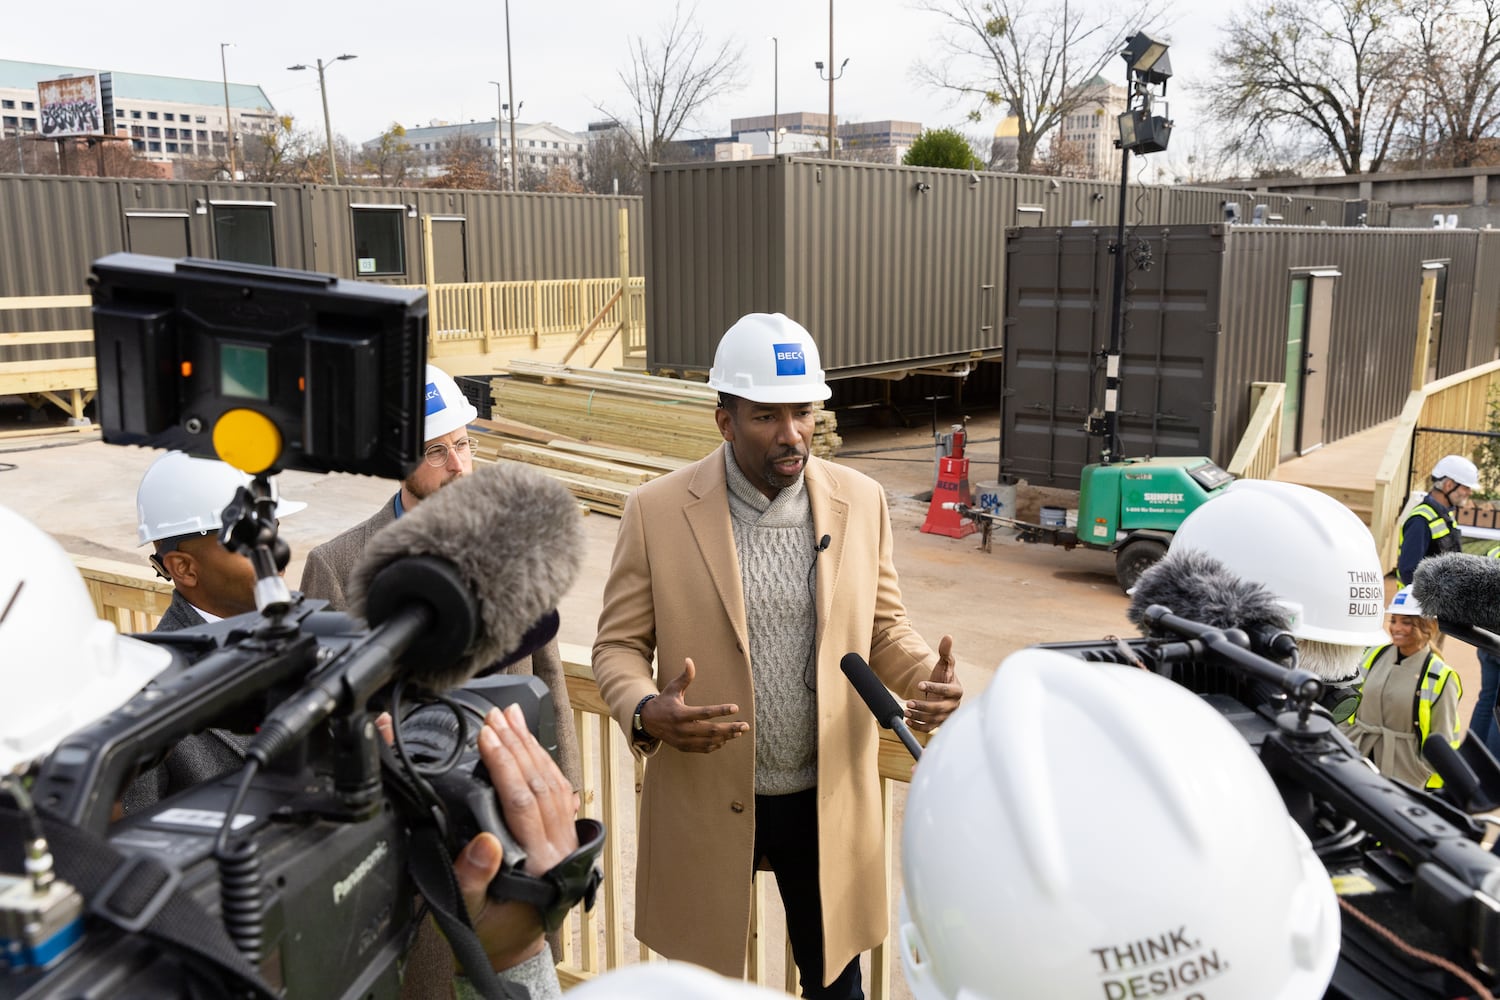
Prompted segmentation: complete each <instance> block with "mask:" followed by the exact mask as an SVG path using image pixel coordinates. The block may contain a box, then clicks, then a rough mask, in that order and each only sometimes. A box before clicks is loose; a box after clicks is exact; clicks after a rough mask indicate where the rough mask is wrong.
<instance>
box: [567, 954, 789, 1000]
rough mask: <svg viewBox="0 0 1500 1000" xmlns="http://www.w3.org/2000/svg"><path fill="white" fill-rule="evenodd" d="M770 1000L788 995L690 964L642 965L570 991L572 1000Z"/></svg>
mask: <svg viewBox="0 0 1500 1000" xmlns="http://www.w3.org/2000/svg"><path fill="white" fill-rule="evenodd" d="M663 997H670V998H671V1000H771V998H774V997H781V998H782V1000H786V994H785V993H782V992H780V991H779V990H771V989H767V988H766V987H764V986H756V985H755V984H754V983H746V982H741V981H740V980H738V979H725V978H724V977H723V976H720V975H716V974H715V973H712V972H709V971H708V970H707V969H703V968H700V967H698V966H696V965H692V964H690V963H687V962H643V963H641V964H639V965H627V966H625V967H623V968H619V969H615V970H614V971H612V972H607V973H605V974H604V975H602V976H599V977H598V978H595V979H590V980H588V981H587V982H584V983H580V984H579V985H577V986H575V987H573V988H572V989H570V990H568V998H569V1000H660V998H663Z"/></svg>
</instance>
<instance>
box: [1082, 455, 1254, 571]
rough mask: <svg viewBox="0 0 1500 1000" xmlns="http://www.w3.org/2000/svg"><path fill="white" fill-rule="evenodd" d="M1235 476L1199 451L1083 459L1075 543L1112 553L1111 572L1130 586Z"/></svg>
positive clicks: (1164, 552)
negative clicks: (1106, 462) (1191, 516)
mask: <svg viewBox="0 0 1500 1000" xmlns="http://www.w3.org/2000/svg"><path fill="white" fill-rule="evenodd" d="M1233 481H1234V477H1233V476H1231V475H1230V474H1229V473H1227V472H1225V471H1224V470H1223V469H1221V468H1219V467H1218V466H1217V465H1215V464H1214V463H1213V462H1212V461H1210V460H1209V459H1207V458H1203V457H1201V456H1196V457H1171V458H1128V459H1125V460H1123V461H1119V462H1112V463H1110V464H1109V465H1087V466H1084V468H1083V473H1082V476H1081V479H1080V482H1079V489H1078V525H1077V539H1078V544H1080V545H1087V546H1089V547H1091V548H1100V549H1110V550H1112V551H1113V552H1114V553H1115V578H1116V579H1117V580H1119V582H1120V587H1121V588H1122V589H1125V590H1129V589H1130V588H1131V587H1133V586H1135V581H1136V579H1137V578H1138V577H1139V576H1140V575H1141V573H1143V572H1144V571H1145V570H1146V568H1147V567H1148V566H1150V565H1151V564H1152V563H1154V562H1156V561H1157V560H1158V559H1160V558H1161V557H1162V556H1164V555H1165V554H1166V552H1167V546H1168V544H1170V543H1171V541H1172V534H1173V533H1174V532H1175V531H1176V530H1177V528H1178V526H1179V525H1181V524H1182V520H1183V518H1185V517H1187V516H1188V515H1189V514H1191V513H1192V512H1193V511H1195V510H1197V509H1198V507H1199V506H1201V505H1202V504H1203V503H1205V502H1206V501H1208V500H1209V499H1211V498H1212V497H1213V496H1214V495H1215V494H1217V493H1218V491H1220V490H1222V489H1223V488H1224V487H1226V486H1228V485H1229V484H1230V483H1231V482H1233Z"/></svg>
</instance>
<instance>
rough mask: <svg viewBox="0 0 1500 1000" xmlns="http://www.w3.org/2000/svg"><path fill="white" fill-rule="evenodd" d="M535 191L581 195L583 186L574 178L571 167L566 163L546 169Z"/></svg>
mask: <svg viewBox="0 0 1500 1000" xmlns="http://www.w3.org/2000/svg"><path fill="white" fill-rule="evenodd" d="M535 190H537V191H545V192H547V193H549V194H583V184H582V183H581V182H580V181H579V180H578V178H577V177H576V176H574V174H573V168H572V167H570V166H568V165H567V164H566V163H558V164H554V165H553V166H551V167H549V168H547V173H546V175H545V176H543V177H542V182H541V183H540V184H538V185H537V186H536V188H535Z"/></svg>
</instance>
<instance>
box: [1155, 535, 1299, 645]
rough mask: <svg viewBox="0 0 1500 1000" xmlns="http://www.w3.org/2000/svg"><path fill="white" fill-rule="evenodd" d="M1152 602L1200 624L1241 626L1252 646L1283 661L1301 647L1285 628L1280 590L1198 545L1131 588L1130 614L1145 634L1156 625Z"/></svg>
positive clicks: (1164, 562)
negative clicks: (1150, 613) (1243, 575)
mask: <svg viewBox="0 0 1500 1000" xmlns="http://www.w3.org/2000/svg"><path fill="white" fill-rule="evenodd" d="M1153 604H1159V605H1162V606H1163V607H1167V608H1170V609H1171V610H1172V613H1173V614H1175V615H1177V617H1179V618H1186V619H1188V620H1189V621H1194V622H1197V623H1199V624H1200V625H1211V626H1213V627H1214V628H1217V629H1231V628H1237V629H1240V630H1241V631H1243V632H1244V633H1245V634H1246V635H1248V636H1249V637H1250V648H1251V649H1253V650H1254V651H1255V652H1257V653H1260V654H1262V655H1264V656H1271V657H1273V658H1274V659H1277V660H1283V661H1284V660H1287V659H1289V658H1290V657H1292V656H1294V655H1295V654H1296V652H1297V640H1296V639H1294V638H1292V634H1291V633H1290V632H1289V631H1287V629H1288V628H1289V627H1290V625H1291V622H1290V618H1289V616H1288V614H1287V609H1286V608H1285V606H1283V605H1282V603H1281V602H1280V601H1278V600H1277V599H1276V595H1275V594H1273V593H1271V591H1269V590H1267V589H1266V588H1265V587H1263V586H1262V585H1260V584H1258V583H1251V582H1250V581H1248V580H1245V579H1242V578H1241V577H1239V576H1236V575H1235V574H1234V573H1232V572H1230V570H1229V568H1228V567H1226V566H1225V565H1224V564H1223V563H1221V562H1219V560H1217V559H1215V558H1214V557H1213V556H1210V555H1208V554H1206V553H1204V552H1201V551H1199V550H1197V549H1188V550H1186V551H1179V552H1169V553H1168V554H1167V556H1166V557H1165V558H1164V559H1162V560H1161V561H1160V562H1158V563H1156V565H1154V566H1152V567H1151V568H1149V569H1147V570H1146V571H1145V572H1144V573H1142V574H1141V577H1140V579H1139V580H1137V581H1136V585H1135V587H1133V588H1132V589H1131V591H1130V608H1129V609H1128V610H1127V611H1126V616H1127V617H1128V618H1129V619H1130V621H1131V624H1133V625H1135V626H1136V627H1137V628H1139V629H1140V630H1141V632H1142V634H1145V635H1151V634H1154V633H1155V632H1157V631H1158V630H1157V629H1154V628H1152V627H1151V625H1150V623H1149V622H1148V621H1147V617H1146V609H1147V608H1149V607H1151V606H1152V605H1153Z"/></svg>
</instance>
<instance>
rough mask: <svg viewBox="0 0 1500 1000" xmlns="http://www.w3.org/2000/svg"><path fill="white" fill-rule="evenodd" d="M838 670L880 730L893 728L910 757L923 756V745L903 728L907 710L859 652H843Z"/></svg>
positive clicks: (914, 758)
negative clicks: (863, 703) (855, 692)
mask: <svg viewBox="0 0 1500 1000" xmlns="http://www.w3.org/2000/svg"><path fill="white" fill-rule="evenodd" d="M839 669H840V670H842V671H843V672H844V676H845V677H847V678H849V683H850V684H853V685H854V690H856V691H858V692H859V696H860V697H861V698H863V699H864V702H865V704H866V705H867V706H869V709H870V713H871V714H872V715H874V716H875V721H876V722H878V723H880V728H882V729H894V730H895V731H896V735H897V736H899V737H900V738H901V742H902V743H903V744H904V745H905V746H906V749H907V752H909V753H910V754H911V756H912V759H913V760H921V759H922V745H921V744H920V743H918V742H917V738H916V737H915V736H913V735H912V734H911V730H910V729H908V728H907V727H906V713H905V712H903V711H902V710H901V706H900V705H899V704H897V702H896V699H895V698H894V697H892V696H891V693H890V692H889V691H887V690H886V689H885V685H884V684H882V683H880V678H879V677H876V676H875V671H873V670H871V669H870V665H869V664H868V663H866V662H865V658H864V657H863V656H860V655H859V654H858V653H845V654H844V658H843V659H842V660H840V661H839Z"/></svg>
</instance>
